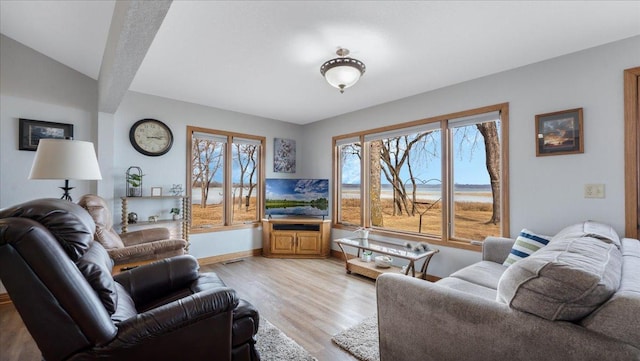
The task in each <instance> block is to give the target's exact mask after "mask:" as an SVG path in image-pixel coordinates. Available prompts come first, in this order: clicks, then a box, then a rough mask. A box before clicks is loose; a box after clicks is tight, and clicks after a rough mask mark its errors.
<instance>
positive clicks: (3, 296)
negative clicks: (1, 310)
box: [0, 293, 11, 305]
mask: <svg viewBox="0 0 640 361" xmlns="http://www.w3.org/2000/svg"><path fill="white" fill-rule="evenodd" d="M9 303H11V297H9V294H8V293H0V305H6V304H9Z"/></svg>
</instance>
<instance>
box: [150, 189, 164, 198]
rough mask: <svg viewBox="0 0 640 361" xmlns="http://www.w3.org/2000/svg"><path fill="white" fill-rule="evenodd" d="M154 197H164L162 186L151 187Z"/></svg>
mask: <svg viewBox="0 0 640 361" xmlns="http://www.w3.org/2000/svg"><path fill="white" fill-rule="evenodd" d="M151 196H152V197H162V187H151Z"/></svg>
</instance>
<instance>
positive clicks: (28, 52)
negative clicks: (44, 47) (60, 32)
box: [0, 35, 98, 207]
mask: <svg viewBox="0 0 640 361" xmlns="http://www.w3.org/2000/svg"><path fill="white" fill-rule="evenodd" d="M97 94H98V93H97V81H96V80H94V79H91V78H89V77H87V76H85V75H83V74H80V73H78V72H77V71H75V70H73V69H71V68H68V67H66V66H64V65H62V64H60V63H58V62H56V61H54V60H52V59H51V58H48V57H46V56H44V55H42V54H40V53H38V52H36V51H34V50H33V49H30V48H28V47H26V46H24V45H22V44H20V43H18V42H16V41H14V40H13V39H11V38H8V37H6V36H4V35H0V163H1V164H2V166H1V167H0V207H7V206H10V205H14V204H17V203H21V202H24V201H27V200H30V199H34V198H44V197H53V198H59V197H60V196H62V190H60V189H59V188H58V187H60V186H63V185H64V181H53V180H27V177H28V176H29V172H30V171H31V163H32V162H33V158H34V156H35V152H32V151H24V150H18V119H19V118H27V119H35V120H44V121H51V122H60V123H70V124H73V126H74V129H73V131H74V139H77V140H86V141H92V142H95V140H96V139H95V133H96V118H97V99H98V98H97ZM70 183H71V184H70V185H71V186H72V187H76V189H73V190H72V191H71V196H72V197H76V198H77V197H80V195H82V194H85V193H89V192H95V189H96V182H95V181H70Z"/></svg>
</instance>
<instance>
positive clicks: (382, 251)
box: [335, 238, 439, 279]
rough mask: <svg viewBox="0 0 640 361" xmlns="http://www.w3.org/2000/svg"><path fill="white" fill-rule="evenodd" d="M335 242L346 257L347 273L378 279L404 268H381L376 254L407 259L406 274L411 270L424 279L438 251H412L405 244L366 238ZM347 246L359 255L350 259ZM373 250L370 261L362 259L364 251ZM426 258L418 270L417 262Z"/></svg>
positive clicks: (414, 275) (345, 239) (412, 273)
mask: <svg viewBox="0 0 640 361" xmlns="http://www.w3.org/2000/svg"><path fill="white" fill-rule="evenodd" d="M335 242H336V243H337V244H338V247H340V250H341V251H342V254H343V255H344V259H345V268H346V270H347V273H352V272H353V273H357V274H360V275H363V276H365V277H369V278H373V279H376V278H378V276H379V275H381V274H383V273H386V272H394V273H398V272H402V269H401V268H400V267H397V266H391V267H389V268H381V267H377V266H376V265H375V262H374V261H373V259H374V258H373V257H375V254H379V255H387V256H390V257H392V258H394V260H395V259H403V260H407V261H408V264H407V265H406V267H403V268H404V274H405V275H408V274H409V272H411V276H413V277H418V278H422V279H427V266H429V261H431V257H433V255H434V254H436V253H438V252H439V250H437V249H429V250H426V251H412V250H409V249H407V248H406V247H404V246H403V245H400V244H396V243H391V242H385V241H379V240H372V239H366V238H340V239H336V240H335ZM345 247H351V248H355V249H357V257H355V258H353V256H351V257H352V258H351V259H349V255H348V254H347V252H346V251H345ZM364 251H371V252H373V253H374V255H373V257H372V258H371V261H370V262H367V261H364V260H362V259H360V256H361V254H362V252H364ZM421 260H424V263H423V264H422V267H421V268H420V271H419V272H416V262H418V261H421Z"/></svg>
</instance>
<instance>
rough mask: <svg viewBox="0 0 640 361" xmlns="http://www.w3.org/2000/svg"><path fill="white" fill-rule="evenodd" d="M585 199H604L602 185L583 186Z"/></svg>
mask: <svg viewBox="0 0 640 361" xmlns="http://www.w3.org/2000/svg"><path fill="white" fill-rule="evenodd" d="M584 197H585V198H604V184H585V185H584Z"/></svg>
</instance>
